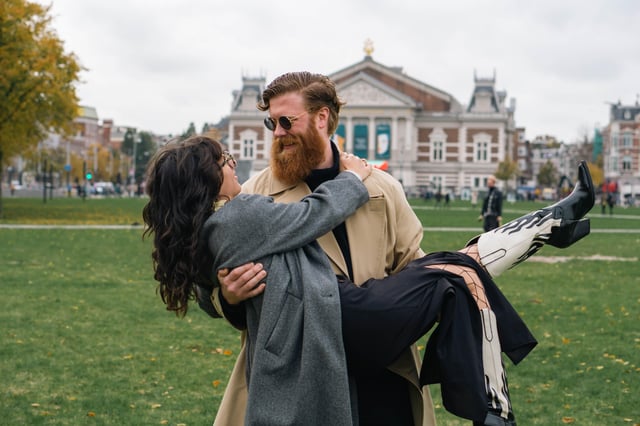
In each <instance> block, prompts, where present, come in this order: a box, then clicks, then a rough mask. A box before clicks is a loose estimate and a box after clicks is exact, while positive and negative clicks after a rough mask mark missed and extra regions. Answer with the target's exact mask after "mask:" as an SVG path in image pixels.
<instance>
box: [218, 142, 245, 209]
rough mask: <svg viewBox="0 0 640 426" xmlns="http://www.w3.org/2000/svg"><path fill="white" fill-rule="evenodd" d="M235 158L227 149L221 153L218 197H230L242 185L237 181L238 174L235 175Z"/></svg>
mask: <svg viewBox="0 0 640 426" xmlns="http://www.w3.org/2000/svg"><path fill="white" fill-rule="evenodd" d="M236 165H237V163H236V160H235V158H233V155H231V154H229V153H228V152H227V151H224V152H223V153H222V162H221V163H220V166H221V167H222V186H220V197H221V198H224V197H228V198H229V199H232V198H233V197H235V196H236V195H238V194H239V193H240V190H241V189H242V187H241V186H240V182H238V176H236Z"/></svg>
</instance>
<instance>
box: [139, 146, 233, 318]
mask: <svg viewBox="0 0 640 426" xmlns="http://www.w3.org/2000/svg"><path fill="white" fill-rule="evenodd" d="M221 158H222V147H221V146H220V143H218V142H217V141H215V140H213V139H211V138H209V137H206V136H192V137H190V138H188V139H185V140H184V141H181V142H177V143H169V144H167V145H165V146H164V147H162V148H161V149H160V150H159V151H158V152H157V153H156V154H155V155H154V156H153V158H152V159H151V161H150V162H149V165H148V167H147V172H146V179H147V180H146V192H147V194H148V195H149V202H148V203H147V204H146V205H145V206H144V209H143V210H142V217H143V219H144V222H145V225H146V229H145V231H144V233H143V237H144V238H146V237H149V236H151V235H153V251H152V253H151V257H152V259H153V269H154V278H155V279H156V280H157V281H158V282H159V283H160V284H159V285H158V292H159V293H160V296H161V297H162V301H163V302H164V303H165V304H166V305H167V310H169V311H174V312H175V313H176V315H178V316H184V315H186V313H187V303H188V301H189V300H190V299H194V298H195V287H194V285H196V284H199V285H204V286H211V284H212V277H211V265H212V256H211V254H210V253H209V250H208V248H207V245H206V241H205V240H204V239H203V238H202V235H201V233H202V227H203V225H204V223H205V221H206V220H207V218H208V217H209V216H210V215H211V213H212V205H213V203H214V201H215V200H216V198H217V197H218V194H219V192H220V186H221V185H222V178H223V176H222V168H221V167H220V165H219V161H220V159H221Z"/></svg>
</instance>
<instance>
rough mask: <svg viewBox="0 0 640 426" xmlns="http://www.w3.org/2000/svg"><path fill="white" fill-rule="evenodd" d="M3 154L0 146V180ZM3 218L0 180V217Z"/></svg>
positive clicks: (0, 178) (0, 177)
mask: <svg viewBox="0 0 640 426" xmlns="http://www.w3.org/2000/svg"><path fill="white" fill-rule="evenodd" d="M3 156H4V153H3V152H2V148H0V181H1V180H2V171H3V170H4V162H3V161H2V158H3ZM9 183H11V182H9ZM3 218H4V209H3V207H2V182H0V219H3Z"/></svg>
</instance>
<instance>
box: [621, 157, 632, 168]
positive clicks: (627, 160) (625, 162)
mask: <svg viewBox="0 0 640 426" xmlns="http://www.w3.org/2000/svg"><path fill="white" fill-rule="evenodd" d="M622 170H623V171H631V156H630V155H625V156H624V157H623V158H622Z"/></svg>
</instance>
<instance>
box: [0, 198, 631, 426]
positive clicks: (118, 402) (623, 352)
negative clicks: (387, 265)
mask: <svg viewBox="0 0 640 426" xmlns="http://www.w3.org/2000/svg"><path fill="white" fill-rule="evenodd" d="M4 202H5V203H4V207H5V217H4V219H3V220H0V225H2V224H18V223H30V224H36V223H48V224H74V223H76V224H123V225H129V224H132V223H136V222H137V223H140V222H141V218H140V210H141V208H142V206H143V205H144V202H145V200H144V199H112V200H94V199H87V200H86V201H85V202H82V201H81V200H77V199H59V201H58V199H53V200H49V201H48V202H47V204H43V203H42V200H37V199H32V200H29V199H7V198H5V200H4ZM415 205H416V208H417V210H416V211H417V213H418V214H419V216H420V217H421V220H422V221H423V224H424V225H425V227H427V228H428V229H429V230H427V231H426V232H425V238H424V241H423V248H424V249H425V251H435V250H441V249H447V250H455V249H457V248H459V247H460V246H462V245H463V244H464V243H465V242H466V241H467V240H468V239H469V238H471V237H473V236H474V235H476V234H477V233H479V232H480V224H479V223H478V222H477V221H476V217H477V213H478V212H477V211H476V209H472V208H471V207H470V206H469V205H468V204H464V203H453V204H452V206H451V209H450V210H449V211H443V210H435V209H433V206H432V205H431V206H430V205H428V204H427V203H426V202H424V201H422V200H416V201H415ZM531 206H536V208H537V207H542V206H543V204H539V205H538V204H533V203H518V204H515V205H512V206H511V205H507V206H505V219H506V220H508V219H511V218H515V217H517V216H518V215H520V214H521V213H522V212H525V211H527V210H528V209H530V208H531ZM615 213H616V217H615V218H611V217H608V216H604V217H602V216H601V215H600V212H595V214H594V213H592V215H591V216H592V218H593V219H592V228H593V230H594V232H593V233H592V235H590V236H589V237H587V238H585V239H584V240H582V241H580V242H579V243H577V244H575V245H574V246H572V247H570V248H568V249H566V250H559V249H555V248H553V247H545V248H544V249H543V250H542V251H541V252H540V253H539V255H536V256H538V257H542V256H545V257H552V256H562V260H565V261H564V262H556V263H540V262H533V261H529V262H526V263H525V264H522V265H520V266H518V267H517V268H515V269H514V270H511V271H508V272H506V273H505V274H503V275H502V276H500V277H498V279H497V280H496V282H497V283H498V285H499V286H500V287H501V288H502V290H503V292H504V293H505V294H506V296H507V297H508V298H509V299H510V300H511V302H512V303H513V305H514V306H515V307H516V309H517V310H518V312H520V314H521V315H522V316H523V318H524V319H525V321H526V322H527V324H528V325H529V327H530V328H531V330H532V331H533V333H534V335H535V336H536V337H537V338H538V340H539V342H540V343H539V345H538V347H536V349H534V351H533V352H532V353H531V355H530V356H529V357H527V358H526V359H525V360H524V361H523V362H522V363H521V364H520V365H518V366H513V365H511V364H510V363H509V362H508V361H507V362H506V366H507V372H508V376H509V381H510V385H511V393H512V399H513V405H514V409H515V413H516V417H517V419H518V423H519V424H521V425H532V424H533V425H562V424H570V423H574V424H578V425H603V424H606V425H613V424H620V425H638V424H640V396H639V395H638V383H640V382H639V379H640V377H639V376H640V365H639V363H640V361H639V358H638V355H637V354H638V353H640V327H639V326H638V324H639V320H640V266H639V263H638V257H639V256H640V250H638V248H639V247H640V233H637V232H638V229H640V219H638V216H640V210H637V209H627V210H623V209H618V211H617V212H615ZM618 215H621V216H622V217H625V218H621V217H619V216H618ZM435 227H461V228H462V229H461V230H458V231H453V232H444V231H434V230H430V228H435ZM610 228H616V229H626V230H628V231H627V232H623V233H615V234H614V233H605V232H603V230H604V229H610ZM600 231H602V232H600ZM141 233H142V229H141V228H139V227H132V228H125V229H111V230H101V229H94V228H90V229H57V228H50V229H8V228H0V288H1V289H2V292H3V298H2V309H0V323H1V324H2V328H1V331H0V361H1V362H0V377H2V384H3V386H2V389H1V391H0V392H1V393H0V416H1V417H0V418H2V423H3V424H29V425H40V424H42V425H78V424H91V425H92V424H96V425H98V424H99V425H134V424H135V425H138V424H140V425H142V424H144V425H147V424H149V425H153V424H167V425H177V424H185V425H207V424H211V422H212V420H213V418H214V416H215V412H216V409H217V407H218V405H219V402H220V398H221V396H222V393H223V392H224V387H225V385H226V383H227V380H228V377H229V373H230V371H231V368H232V366H233V363H234V360H235V357H236V356H237V352H238V349H239V337H238V333H237V332H236V331H234V330H233V329H232V328H231V327H230V326H229V325H227V324H226V323H225V322H224V321H222V320H213V319H210V318H208V317H207V316H206V315H204V314H203V313H201V312H200V311H199V309H198V308H197V306H194V307H193V309H192V310H190V311H189V314H188V315H187V317H186V318H185V319H178V318H176V317H175V316H174V315H173V314H171V313H169V312H167V311H166V310H165V309H164V306H163V304H162V302H161V301H160V298H159V297H158V296H157V295H156V294H155V287H156V284H155V282H154V281H153V279H152V271H151V260H150V250H151V247H150V243H149V242H143V241H142V240H141ZM605 256H608V257H605ZM615 258H619V259H617V260H612V259H615ZM599 259H605V260H599ZM607 259H609V260H607ZM634 259H635V260H634ZM423 344H424V340H423V341H422V342H421V345H423ZM432 393H433V395H434V401H435V403H436V405H437V409H436V410H437V411H436V412H437V416H438V419H439V423H440V424H442V425H468V424H470V422H468V421H462V420H460V419H457V418H455V417H453V416H451V415H450V414H448V413H447V412H446V411H445V410H444V408H442V405H441V403H440V396H439V391H438V389H437V387H435V388H434V389H432Z"/></svg>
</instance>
